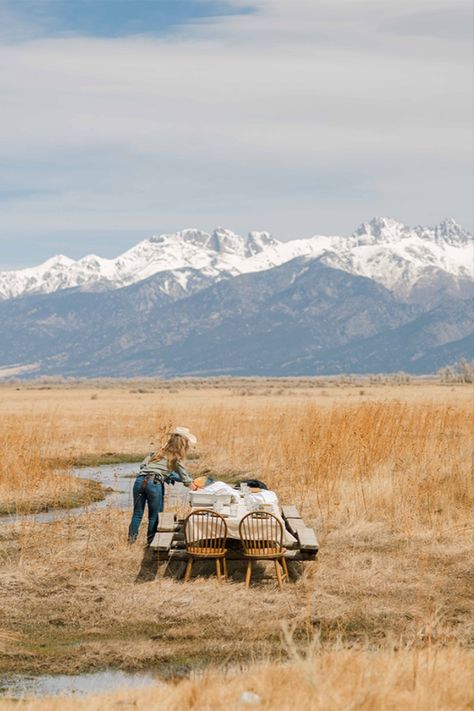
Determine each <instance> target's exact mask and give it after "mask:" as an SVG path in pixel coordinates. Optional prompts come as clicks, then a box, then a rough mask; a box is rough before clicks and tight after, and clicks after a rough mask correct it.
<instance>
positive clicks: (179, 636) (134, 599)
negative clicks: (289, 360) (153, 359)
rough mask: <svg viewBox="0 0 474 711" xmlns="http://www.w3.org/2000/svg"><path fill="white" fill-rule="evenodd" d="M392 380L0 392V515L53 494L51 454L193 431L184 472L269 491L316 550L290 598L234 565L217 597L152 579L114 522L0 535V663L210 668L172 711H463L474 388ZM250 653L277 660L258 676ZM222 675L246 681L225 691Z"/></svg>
mask: <svg viewBox="0 0 474 711" xmlns="http://www.w3.org/2000/svg"><path fill="white" fill-rule="evenodd" d="M403 387H404V389H403ZM403 387H401V388H400V389H394V388H387V389H386V390H385V391H383V389H381V388H378V391H377V392H378V395H377V397H375V396H373V394H370V393H368V394H367V395H364V396H360V395H359V390H358V389H357V391H356V392H355V393H354V394H353V395H352V396H350V397H349V396H348V394H347V393H346V394H344V388H336V390H337V392H338V394H337V396H334V397H333V396H332V395H331V396H329V397H326V396H324V397H322V396H320V395H319V394H318V391H316V394H315V397H314V398H308V397H307V396H306V395H305V396H302V397H301V398H300V397H296V398H295V397H294V396H288V395H287V394H282V395H281V396H275V397H274V398H271V399H269V398H268V397H261V396H259V395H257V396H253V397H250V398H246V397H240V396H239V397H238V398H236V397H235V396H234V395H233V394H232V393H230V392H228V393H227V394H225V393H223V392H221V391H219V392H215V391H214V390H210V391H207V392H201V391H199V390H195V391H192V392H187V391H184V392H182V393H178V394H176V395H173V397H172V398H170V397H169V396H167V395H166V394H151V395H150V394H148V393H144V394H138V395H136V394H135V393H134V394H130V393H128V392H126V391H123V390H116V391H113V390H107V391H103V392H102V391H101V393H100V397H99V398H98V399H97V400H92V399H91V391H90V390H84V391H82V390H80V389H77V390H74V391H73V392H69V391H68V392H65V391H63V390H58V391H55V390H51V391H47V394H46V395H45V393H44V392H41V393H40V395H41V397H38V396H39V393H38V392H37V391H27V392H21V393H18V392H17V391H11V392H7V391H4V392H5V393H6V394H7V397H4V398H3V400H2V409H3V418H2V424H1V428H0V429H1V431H0V437H1V441H2V451H4V452H5V457H2V459H3V463H2V465H1V467H0V497H1V498H0V500H1V501H2V502H5V501H6V500H8V501H10V502H13V503H14V504H15V505H17V506H20V503H21V501H22V497H23V499H24V500H25V501H28V497H30V496H31V492H34V491H36V489H35V487H37V488H38V490H40V491H42V492H43V495H44V497H45V500H46V499H48V497H49V500H52V499H54V500H58V499H57V498H55V497H57V496H58V493H57V492H58V488H57V487H58V480H60V479H61V478H62V476H59V477H58V472H57V466H58V461H59V460H60V461H63V462H69V463H72V462H73V461H77V460H78V459H80V458H85V459H87V457H99V456H100V457H101V456H103V455H104V453H107V452H110V453H118V454H120V453H121V452H122V453H123V452H136V453H140V452H141V453H143V454H145V453H146V452H147V451H148V450H149V449H153V448H154V447H156V444H157V443H159V442H160V441H161V440H162V438H163V437H165V436H166V433H167V432H168V431H169V429H170V427H171V426H172V425H173V424H186V425H188V426H190V427H192V429H193V430H194V431H195V432H196V434H197V435H198V438H199V447H198V455H199V458H198V459H195V460H194V461H193V462H191V464H192V467H193V469H194V471H195V472H196V473H198V472H199V471H202V470H204V469H207V468H208V469H210V470H211V471H212V472H214V473H217V474H219V476H224V477H226V478H228V479H230V480H232V479H237V478H239V477H241V476H242V475H244V474H252V475H255V476H258V478H260V479H263V480H265V481H267V483H268V484H269V485H270V486H271V487H272V488H275V489H276V490H277V491H278V493H279V495H280V499H281V501H282V502H283V503H294V504H296V505H297V506H298V508H299V509H300V511H301V513H302V514H303V515H304V518H305V520H306V521H307V522H308V523H310V524H311V525H314V527H315V529H316V531H317V532H318V535H319V538H320V543H321V550H320V554H319V556H318V563H317V566H315V565H314V564H308V565H306V566H305V569H304V572H303V575H302V576H301V577H300V578H299V579H298V581H297V582H296V583H294V584H292V585H288V586H286V587H285V590H284V592H283V593H279V592H278V591H277V589H276V586H275V582H274V579H273V576H270V575H269V576H267V575H266V571H265V568H264V567H262V568H261V570H260V573H259V575H258V576H257V580H256V584H255V586H254V587H253V588H252V589H251V590H250V591H249V592H248V593H246V592H245V591H244V587H243V584H242V580H243V570H240V569H239V568H238V566H236V567H235V568H234V569H233V570H232V571H231V572H232V579H231V581H230V582H229V583H227V584H226V585H221V586H220V585H219V584H218V583H217V582H216V581H215V579H214V578H208V577H206V576H204V577H197V578H196V579H194V580H193V581H192V582H191V583H189V584H187V585H184V584H183V583H181V582H177V581H175V580H173V579H170V578H167V577H164V576H163V569H164V566H163V564H161V563H160V562H159V561H155V567H154V569H153V571H152V573H153V574H152V575H149V574H148V573H149V572H150V571H149V570H148V573H147V570H146V569H147V565H148V564H147V561H146V556H144V551H143V545H142V544H143V543H144V539H143V538H140V541H139V543H140V544H137V545H136V546H134V547H129V546H127V545H126V543H125V532H126V528H127V525H128V514H127V512H120V511H117V510H113V509H108V508H106V509H105V510H103V511H100V512H90V513H86V514H84V515H82V516H79V517H74V518H69V519H65V520H60V521H56V522H55V523H53V524H48V525H45V524H37V523H36V524H35V523H32V522H31V521H22V522H21V523H19V524H16V525H15V526H3V527H1V528H0V566H1V570H0V575H1V583H2V584H1V587H0V628H1V629H2V631H3V634H4V635H6V636H4V638H3V642H1V644H0V651H1V654H0V669H1V670H3V671H7V670H11V669H15V670H17V671H25V672H35V673H39V672H45V671H47V670H49V671H57V672H69V673H74V672H80V671H90V670H94V669H98V668H106V667H109V666H111V667H119V668H126V669H130V670H132V669H137V670H138V669H148V668H152V669H156V670H161V671H162V672H163V670H168V672H167V673H169V674H170V675H172V676H173V675H174V676H176V675H179V674H183V673H187V672H189V671H190V670H191V669H198V670H203V669H205V668H207V667H213V668H214V667H216V666H217V668H218V669H219V670H221V671H219V673H218V674H216V673H215V672H209V673H207V672H206V675H205V677H204V678H203V679H197V680H195V681H186V682H183V683H182V684H180V685H178V686H177V687H174V686H169V687H166V688H164V689H162V690H161V691H159V692H153V693H154V694H155V697H154V698H155V699H156V700H157V699H158V698H159V699H160V708H170V709H172V708H173V709H174V708H180V709H181V708H183V709H186V708H224V707H225V708H234V706H235V705H236V704H237V703H238V701H237V699H238V694H239V693H240V691H241V690H246V689H249V684H250V685H251V686H252V689H251V690H255V691H258V693H260V694H261V695H262V698H263V706H262V707H263V708H274V709H284V708H294V707H295V706H294V705H291V704H290V702H291V701H292V698H293V697H292V694H296V693H298V694H300V697H299V703H300V707H301V708H303V709H304V708H308V709H310V708H321V709H322V708H334V709H338V708H341V709H342V708H354V709H355V708H357V709H390V710H391V709H400V708H403V709H405V708H406V709H424V708H426V709H428V708H429V709H431V708H433V709H442V708H443V709H444V708H447V709H453V711H454V709H456V711H457V709H461V708H462V709H464V708H468V706H467V705H466V704H467V695H468V689H469V683H468V681H467V679H466V675H465V674H466V667H467V664H468V660H469V655H468V651H467V649H468V647H469V645H471V644H472V642H473V640H474V629H473V622H472V619H473V614H472V613H473V609H472V598H471V596H470V593H469V591H470V585H472V582H473V573H472V565H471V549H472V505H473V497H474V492H473V478H472V473H473V472H472V462H473V443H472V426H473V408H472V390H470V389H468V387H469V386H465V387H464V389H460V388H459V389H457V390H456V392H455V393H454V394H453V393H451V391H450V390H446V389H443V388H441V387H439V388H438V389H436V390H434V389H433V388H432V386H427V387H426V390H425V391H423V390H422V389H420V387H419V386H416V387H414V388H413V390H411V391H410V388H409V387H405V386H403ZM348 388H349V391H348V392H352V390H351V389H350V386H348ZM137 397H138V398H149V400H148V401H147V403H148V404H147V406H146V407H145V405H144V403H145V400H143V399H140V400H138V401H137V400H135V399H134V398H137ZM59 404H60V407H59ZM84 461H85V460H84ZM12 472H13V474H12ZM74 481H75V480H72V481H71V486H74ZM33 483H34V486H33ZM143 535H144V532H143V531H141V536H143ZM143 572H145V573H147V574H145V575H141V573H143ZM12 600H14V602H15V604H14V605H12ZM288 630H291V644H289V642H288V632H287V631H288ZM12 633H14V634H15V635H18V637H16V638H15V639H13V638H9V637H8V635H9V634H12ZM1 639H2V638H1V634H0V641H1ZM308 645H309V646H310V647H311V645H312V648H313V656H311V655H310V656H309V657H308V659H306V658H303V656H304V654H305V652H304V650H307V649H308ZM315 645H316V646H315ZM300 657H301V658H300ZM262 659H266V660H272V661H271V664H270V663H268V662H267V663H266V665H265V664H264V665H263V666H262V667H259V668H258V669H257V668H255V669H253V667H252V663H254V662H258V660H262ZM235 665H244V666H245V667H248V666H249V665H250V667H251V669H250V671H248V672H246V673H245V674H242V675H239V674H234V675H232V674H231V676H230V677H229V680H228V681H226V682H225V684H224V683H222V669H226V668H227V667H232V666H234V667H235ZM275 665H282V666H280V667H275ZM291 679H293V680H296V681H294V682H291ZM443 679H444V681H443ZM206 689H207V691H208V692H209V693H211V692H212V693H211V695H210V696H209V697H208V700H207V701H206V697H205V694H206V693H207V692H206ZM130 693H131V692H130ZM148 693H149V692H147V691H143V692H133V695H132V696H130V695H125V696H113V697H110V700H109V701H108V702H107V703H109V702H110V704H112V703H115V701H117V703H120V704H122V703H128V702H130V703H140V704H141V703H146V700H147V699H149V698H151V697H150V696H147V694H148ZM151 693H152V692H150V694H151ZM160 695H161V696H160ZM295 698H296V697H295ZM127 699H128V701H127ZM209 699H210V701H209ZM137 700H138V701H137ZM430 701H431V702H432V703H431V705H429V702H430ZM55 703H56V702H51V706H48V707H47V708H55V706H54V704H55ZM58 703H59V702H58ZM74 703H77V704H78V708H79V707H80V704H81V703H82V702H80V701H77V702H74ZM87 703H88V705H89V706H90V708H91V709H93V708H95V706H94V705H93V704H97V705H99V703H102V702H99V700H97V701H96V700H93V701H88V702H87ZM156 703H158V701H156ZM206 703H207V704H208V705H206ZM167 704H168V705H167ZM180 704H181V705H180ZM219 704H220V705H219ZM233 704H234V706H233ZM285 704H286V705H285ZM456 704H457V705H456ZM235 707H236V708H237V706H235ZM45 708H46V706H45Z"/></svg>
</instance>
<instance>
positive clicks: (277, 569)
mask: <svg viewBox="0 0 474 711" xmlns="http://www.w3.org/2000/svg"><path fill="white" fill-rule="evenodd" d="M275 571H276V576H277V579H278V587H279V588H280V590H282V589H283V587H282V584H281V570H280V566H279V565H278V560H277V559H276V558H275Z"/></svg>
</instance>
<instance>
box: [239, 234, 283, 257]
mask: <svg viewBox="0 0 474 711" xmlns="http://www.w3.org/2000/svg"><path fill="white" fill-rule="evenodd" d="M278 244H280V242H278V240H276V239H274V238H273V237H272V236H271V234H270V232H249V233H248V235H247V249H246V254H247V256H248V257H251V256H253V255H254V254H260V252H263V251H264V250H265V249H266V248H267V247H276V246H277V245H278Z"/></svg>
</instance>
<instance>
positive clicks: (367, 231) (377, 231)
mask: <svg viewBox="0 0 474 711" xmlns="http://www.w3.org/2000/svg"><path fill="white" fill-rule="evenodd" d="M409 234H410V228H409V227H407V226H406V225H404V224H402V223H401V222H398V221H397V220H394V219H392V218H390V217H373V218H372V219H371V220H370V222H363V223H362V224H361V225H359V227H358V228H357V229H356V230H355V231H354V232H353V233H352V236H353V238H354V239H355V241H356V243H357V244H359V245H363V244H376V243H377V242H397V241H399V240H400V239H403V237H405V236H407V235H409Z"/></svg>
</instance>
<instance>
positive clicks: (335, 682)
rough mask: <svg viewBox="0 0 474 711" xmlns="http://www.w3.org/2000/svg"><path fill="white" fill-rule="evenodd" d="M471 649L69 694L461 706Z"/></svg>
mask: <svg viewBox="0 0 474 711" xmlns="http://www.w3.org/2000/svg"><path fill="white" fill-rule="evenodd" d="M472 662H473V658H472V655H471V654H470V653H469V652H467V651H465V650H462V649H459V648H448V649H428V650H423V651H420V650H417V649H412V650H403V651H398V652H397V651H393V650H386V651H383V652H377V653H374V652H370V651H367V650H365V651H361V650H354V649H336V650H330V651H326V650H319V651H316V652H313V653H312V654H309V655H308V657H307V658H306V659H304V658H302V659H295V660H293V661H292V662H291V663H288V664H285V665H278V666H275V665H272V664H268V663H267V664H265V663H263V664H262V663H261V664H256V665H254V666H253V667H252V669H251V670H250V671H248V670H246V671H245V672H233V673H225V672H224V673H222V672H216V671H213V672H208V673H206V674H204V675H203V676H202V677H199V678H197V679H194V680H189V681H182V682H180V683H178V684H169V683H168V684H163V685H160V686H158V687H156V688H150V689H146V690H140V691H137V690H133V691H132V690H131V691H119V692H117V693H114V694H103V695H102V694H101V695H98V696H95V697H92V698H91V697H86V698H82V699H80V698H75V699H72V698H69V699H68V700H67V708H68V709H70V710H71V711H99V710H100V711H102V709H118V708H125V709H128V708H137V707H138V708H149V709H160V711H188V710H189V711H191V710H192V709H200V711H222V709H226V710H228V711H234V710H235V711H237V710H239V709H242V708H247V707H249V706H247V705H246V704H244V703H242V701H241V699H242V694H245V692H247V694H248V693H249V692H250V693H252V694H256V695H258V697H259V703H258V705H256V706H253V705H251V706H250V708H258V709H266V710H267V711H294V709H299V710H301V711H327V710H328V709H331V711H348V710H349V709H350V710H351V711H352V710H354V711H356V710H358V711H359V710H361V709H364V711H401V710H403V711H428V710H429V711H468V710H469V709H472V700H473V688H472V683H470V681H469V675H470V672H471V671H472ZM64 708H65V701H64V698H56V699H55V698H52V699H43V700H38V699H35V700H34V701H33V700H31V701H20V702H19V701H3V702H2V701H0V709H4V710H5V711H10V710H12V709H20V710H21V711H33V709H34V710H35V711H63V709H64Z"/></svg>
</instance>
